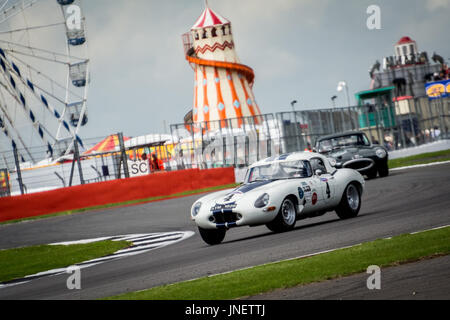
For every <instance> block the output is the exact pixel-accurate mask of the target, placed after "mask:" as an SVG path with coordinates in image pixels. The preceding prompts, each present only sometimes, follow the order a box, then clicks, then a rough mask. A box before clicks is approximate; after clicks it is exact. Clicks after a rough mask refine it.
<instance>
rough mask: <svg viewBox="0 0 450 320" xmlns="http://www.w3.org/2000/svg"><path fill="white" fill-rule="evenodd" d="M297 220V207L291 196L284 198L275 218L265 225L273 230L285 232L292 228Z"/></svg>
mask: <svg viewBox="0 0 450 320" xmlns="http://www.w3.org/2000/svg"><path fill="white" fill-rule="evenodd" d="M296 222H297V208H296V206H295V203H294V201H293V200H292V199H291V198H286V199H284V201H283V203H282V204H281V208H280V211H279V212H278V215H277V216H276V218H275V219H274V220H273V221H272V222H270V223H268V224H267V225H266V226H267V228H269V230H271V231H273V232H286V231H290V230H292V229H294V227H295V223H296Z"/></svg>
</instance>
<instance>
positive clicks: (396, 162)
mask: <svg viewBox="0 0 450 320" xmlns="http://www.w3.org/2000/svg"><path fill="white" fill-rule="evenodd" d="M449 160H450V149H449V150H444V151H438V152H430V153H423V154H419V155H416V156H411V157H406V158H399V159H393V160H389V168H390V169H395V168H400V167H409V166H414V165H418V164H429V163H434V162H441V161H449Z"/></svg>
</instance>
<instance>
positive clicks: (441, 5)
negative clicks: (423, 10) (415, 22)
mask: <svg viewBox="0 0 450 320" xmlns="http://www.w3.org/2000/svg"><path fill="white" fill-rule="evenodd" d="M426 7H427V9H428V10H429V11H436V10H439V9H446V8H450V0H427V4H426Z"/></svg>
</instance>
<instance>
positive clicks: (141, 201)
mask: <svg viewBox="0 0 450 320" xmlns="http://www.w3.org/2000/svg"><path fill="white" fill-rule="evenodd" d="M236 186H237V184H229V185H224V186H217V187H211V188H205V189H199V190H193V191H185V192H181V193H175V194H172V195H167V196H159V197H151V198H145V199H139V200H131V201H126V202H119V203H110V204H105V205H100V206H94V207H88V208H83V209H77V210H69V211H64V212H58V213H53V214H47V215H42V216H36V217H29V218H24V219H17V220H9V221H4V222H0V225H6V224H12V223H19V222H24V221H33V220H39V219H46V218H53V217H59V216H67V215H71V214H75V213H83V212H87V211H92V210H100V209H108V208H114V207H122V206H130V205H137V204H143V203H148V202H153V201H161V200H167V199H171V198H179V197H187V196H191V195H195V194H201V193H207V192H214V191H218V190H224V189H230V188H234V187H236Z"/></svg>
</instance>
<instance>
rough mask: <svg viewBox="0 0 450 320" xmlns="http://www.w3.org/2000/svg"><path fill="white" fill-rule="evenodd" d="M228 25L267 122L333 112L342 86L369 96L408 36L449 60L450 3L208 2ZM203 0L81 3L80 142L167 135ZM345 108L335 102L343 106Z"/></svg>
mask: <svg viewBox="0 0 450 320" xmlns="http://www.w3.org/2000/svg"><path fill="white" fill-rule="evenodd" d="M373 4H375V5H378V6H379V7H380V8H381V27H382V29H381V30H369V29H368V28H367V26H366V21H367V19H368V17H369V15H368V14H367V13H366V10H367V8H368V6H369V5H373ZM209 5H210V7H211V8H213V9H214V10H215V11H217V12H218V13H220V14H221V15H223V16H224V17H226V18H227V19H229V20H230V21H231V22H232V24H233V31H234V37H235V43H236V49H237V53H238V55H239V57H240V59H241V61H242V63H244V64H247V65H249V66H251V67H252V68H253V69H254V70H255V72H256V82H255V86H254V92H255V95H256V99H257V101H258V103H259V106H260V108H261V110H262V112H263V113H275V112H279V111H289V110H290V102H291V101H292V100H294V99H295V100H298V101H299V104H298V105H297V106H296V108H297V109H299V110H300V109H311V108H328V107H330V106H331V100H330V98H331V97H332V96H333V95H335V94H337V92H336V87H337V84H338V82H339V81H341V80H345V81H347V83H348V85H349V88H350V94H351V96H352V101H354V98H353V95H354V93H355V92H358V91H361V90H365V89H368V87H369V84H370V81H369V76H368V70H369V67H370V66H371V65H372V64H373V63H374V62H375V61H376V60H377V59H378V60H380V61H381V59H382V58H383V57H384V56H388V55H392V54H393V52H394V51H393V45H394V43H395V42H397V41H398V40H399V39H400V38H401V37H402V36H410V37H411V38H413V39H414V40H416V41H417V43H418V46H419V50H420V51H422V50H423V51H428V52H429V53H431V54H432V53H433V52H434V51H436V52H437V53H439V54H441V55H442V56H443V57H444V58H445V59H448V58H450V43H449V37H448V31H449V29H450V20H449V17H450V0H395V1H392V0H370V1H366V0H340V1H337V0H277V1H274V0H273V1H269V0H210V1H209ZM203 9H204V1H203V0H188V1H187V0H165V1H155V0H132V1H130V0H90V1H85V2H84V13H85V16H86V19H87V27H88V37H89V55H90V58H91V62H92V64H91V68H92V70H91V76H92V82H91V85H90V88H89V108H90V109H89V119H90V123H89V125H88V126H87V127H86V128H84V130H83V132H82V136H84V137H101V136H106V135H109V134H111V133H116V132H119V131H121V132H124V134H125V135H127V136H138V135H144V134H148V133H163V132H164V131H165V126H164V123H166V125H167V127H168V125H169V124H174V123H180V122H182V121H183V117H184V115H185V114H186V113H187V112H188V111H189V110H190V108H191V106H192V100H193V81H194V76H193V71H192V69H191V68H190V67H189V65H188V64H187V63H186V61H185V60H184V53H183V47H182V42H181V35H182V34H183V33H185V32H187V31H188V30H189V29H190V27H191V26H192V25H193V24H194V22H195V21H196V20H197V18H198V17H199V16H200V14H201V13H202V11H203ZM345 103H346V98H345V94H344V93H341V94H339V98H338V100H337V104H338V105H344V104H345Z"/></svg>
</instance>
